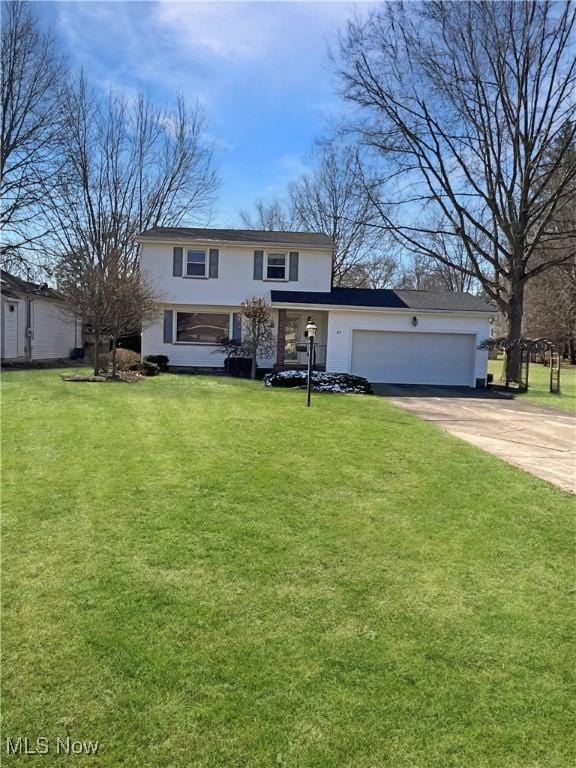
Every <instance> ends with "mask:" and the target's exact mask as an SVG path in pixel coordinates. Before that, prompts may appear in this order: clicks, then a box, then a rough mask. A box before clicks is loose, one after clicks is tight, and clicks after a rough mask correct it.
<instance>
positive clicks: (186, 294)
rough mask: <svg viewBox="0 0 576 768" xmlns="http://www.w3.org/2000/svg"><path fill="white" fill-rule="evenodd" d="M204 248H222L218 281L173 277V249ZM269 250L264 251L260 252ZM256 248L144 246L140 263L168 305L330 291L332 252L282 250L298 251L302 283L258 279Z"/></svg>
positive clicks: (235, 302) (228, 303)
mask: <svg viewBox="0 0 576 768" xmlns="http://www.w3.org/2000/svg"><path fill="white" fill-rule="evenodd" d="M174 245H176V246H181V247H183V248H184V253H186V249H187V248H195V249H203V250H206V251H208V250H209V249H210V248H215V247H218V250H219V251H220V255H219V266H218V277H217V278H189V277H173V275H172V264H173V247H174ZM262 249H263V250H265V251H266V250H267V249H266V248H261V249H260V250H262ZM254 250H255V249H254V248H253V247H246V246H241V245H231V244H222V245H218V244H214V243H210V244H206V245H202V244H199V243H190V244H185V243H174V244H173V245H170V244H166V245H164V244H159V243H143V244H141V246H140V264H141V266H142V269H143V271H145V272H147V273H148V275H149V277H150V279H151V280H152V281H153V282H154V284H155V285H156V287H157V288H158V290H159V291H160V293H161V296H162V300H163V301H164V302H166V303H182V304H209V305H212V306H216V305H220V306H236V305H238V304H240V302H242V301H244V299H247V298H250V297H251V296H261V297H264V298H267V299H270V291H272V290H283V291H284V290H285V291H329V290H330V281H331V272H332V255H331V251H330V250H329V249H318V250H311V249H305V248H299V247H298V246H296V245H292V246H291V247H290V248H284V247H278V248H274V249H268V250H275V251H281V252H288V251H290V250H292V251H298V253H299V259H298V280H296V281H293V282H287V281H269V280H254Z"/></svg>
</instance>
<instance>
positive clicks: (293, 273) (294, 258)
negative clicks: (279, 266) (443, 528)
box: [288, 251, 298, 282]
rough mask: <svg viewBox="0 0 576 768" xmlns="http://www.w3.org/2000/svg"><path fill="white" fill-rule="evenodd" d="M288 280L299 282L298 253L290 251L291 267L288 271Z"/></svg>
mask: <svg viewBox="0 0 576 768" xmlns="http://www.w3.org/2000/svg"><path fill="white" fill-rule="evenodd" d="M288 280H290V281H291V282H292V281H296V280H298V251H290V267H289V270H288Z"/></svg>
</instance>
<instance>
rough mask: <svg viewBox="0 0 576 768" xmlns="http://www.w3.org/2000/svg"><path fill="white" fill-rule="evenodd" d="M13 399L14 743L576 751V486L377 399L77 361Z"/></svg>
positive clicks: (440, 760)
mask: <svg viewBox="0 0 576 768" xmlns="http://www.w3.org/2000/svg"><path fill="white" fill-rule="evenodd" d="M3 392H4V396H3V406H4V407H3V433H2V438H3V449H4V450H3V463H4V476H3V481H4V498H3V501H4V516H3V545H2V554H3V562H2V568H3V613H2V622H3V643H2V651H3V654H4V663H3V696H2V705H3V716H4V726H3V740H2V750H4V749H5V746H4V745H5V739H6V738H7V737H13V738H14V737H18V736H25V735H28V736H29V737H30V738H31V739H35V738H36V737H37V736H48V737H50V738H55V737H56V736H60V737H63V738H65V737H66V736H67V735H70V736H71V737H72V738H74V739H84V740H86V739H92V740H98V741H99V742H100V743H101V747H100V751H99V754H98V757H97V759H96V760H94V759H92V760H88V759H86V758H84V759H83V758H81V757H76V758H73V759H72V758H70V759H69V761H65V760H64V759H62V758H61V757H60V758H59V757H57V756H56V755H55V754H54V752H53V751H52V752H51V753H50V754H49V755H48V756H46V757H42V758H37V762H38V764H39V765H40V764H41V765H43V766H56V765H61V764H64V763H66V764H70V765H72V764H73V765H75V766H76V765H77V766H88V765H90V766H96V765H97V766H99V767H109V768H120V766H122V767H123V768H132V767H133V768H148V767H149V768H180V767H181V768H200V767H202V768H214V767H216V766H218V767H219V768H220V767H221V768H237V767H240V766H242V767H245V768H260V767H261V768H269V767H270V766H286V768H292V767H294V768H316V767H320V766H322V767H324V768H345V767H348V766H349V767H350V768H383V767H389V768H479V767H480V766H482V767H485V768H488V767H490V768H512V767H514V768H560V767H562V768H568V767H569V766H573V765H574V764H575V761H576V744H575V741H574V738H573V733H574V730H573V726H574V718H573V714H574V697H573V695H572V694H571V693H570V690H569V686H570V682H571V679H572V678H573V671H574V667H573V657H572V652H573V645H572V641H573V629H574V617H575V614H574V605H573V597H574V595H573V594H572V592H573V586H574V577H575V557H574V555H575V552H574V522H573V515H574V512H575V511H576V500H575V499H574V498H573V497H571V496H569V495H568V494H565V493H563V492H561V491H560V490H558V489H556V488H553V487H552V486H549V485H547V484H546V483H544V482H542V481H540V480H538V479H536V478H534V477H531V476H530V475H527V474H524V473H523V472H521V471H520V470H517V469H515V468H513V467H512V466H509V465H508V464H505V463H503V462H500V461H498V460H497V459H495V458H493V457H492V456H490V455H488V454H485V453H483V452H481V451H479V450H477V449H475V448H473V447H472V446H470V445H468V444H466V443H463V442H460V441H459V440H457V439H456V438H453V437H450V436H448V435H446V434H445V433H443V432H441V431H440V430H437V429H436V428H435V427H434V426H433V425H431V424H429V423H425V422H423V421H420V420H418V419H417V418H415V417H413V416H411V415H410V414H408V413H405V412H403V411H400V410H397V409H395V408H394V407H393V406H391V405H390V404H388V403H387V402H386V401H385V400H383V399H380V398H376V397H363V396H351V395H322V396H316V397H315V398H314V403H313V407H312V408H311V409H309V410H307V409H306V408H305V407H304V394H303V393H302V392H295V391H282V390H266V389H264V388H263V387H262V385H261V384H259V383H252V382H246V381H239V380H227V379H224V378H210V377H192V376H190V377H188V376H174V375H164V376H162V377H159V378H157V379H150V380H148V381H146V382H143V383H139V384H78V383H64V382H62V381H60V379H59V376H58V373H57V372H54V371H22V372H10V373H7V374H5V375H4V377H3ZM4 756H5V755H4ZM29 761H30V762H31V763H34V764H36V762H35V761H34V759H30V758H29ZM8 762H10V761H8ZM25 762H26V761H25V758H22V759H21V760H20V761H18V760H16V759H15V760H14V763H15V764H18V765H20V763H22V765H24V763H25Z"/></svg>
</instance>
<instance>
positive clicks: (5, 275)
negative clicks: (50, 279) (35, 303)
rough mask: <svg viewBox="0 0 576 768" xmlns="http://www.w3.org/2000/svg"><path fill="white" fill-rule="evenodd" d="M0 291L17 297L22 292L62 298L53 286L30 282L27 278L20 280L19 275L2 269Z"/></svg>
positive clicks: (43, 296) (47, 297)
mask: <svg viewBox="0 0 576 768" xmlns="http://www.w3.org/2000/svg"><path fill="white" fill-rule="evenodd" d="M0 291H1V293H2V295H3V296H10V297H11V298H14V299H17V298H19V297H20V296H22V294H26V295H31V294H32V295H34V296H41V297H42V298H43V299H58V300H62V297H61V296H60V294H59V293H58V292H57V291H55V290H54V289H53V288H49V287H48V285H47V284H46V283H31V282H29V281H28V280H22V278H21V277H16V275H11V274H10V273H9V272H6V271H5V270H4V269H2V270H0Z"/></svg>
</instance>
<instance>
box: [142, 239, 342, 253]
mask: <svg viewBox="0 0 576 768" xmlns="http://www.w3.org/2000/svg"><path fill="white" fill-rule="evenodd" d="M134 239H135V240H136V242H137V243H140V244H145V243H158V244H160V245H169V246H170V247H172V248H173V247H176V248H188V247H194V246H197V245H201V246H206V247H207V248H214V247H215V246H220V247H222V248H233V247H234V246H236V247H239V248H251V249H254V250H260V251H261V250H263V249H273V248H288V249H289V250H297V249H298V248H304V249H306V250H310V251H330V253H333V252H334V245H318V243H307V242H306V241H305V240H302V241H300V240H299V241H298V242H297V243H274V242H269V241H267V240H266V241H263V240H260V241H257V240H256V241H252V240H210V239H207V238H203V239H202V240H194V239H193V238H186V239H184V238H183V239H182V240H177V239H173V238H172V239H167V238H163V237H140V236H138V237H136V238H134Z"/></svg>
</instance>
